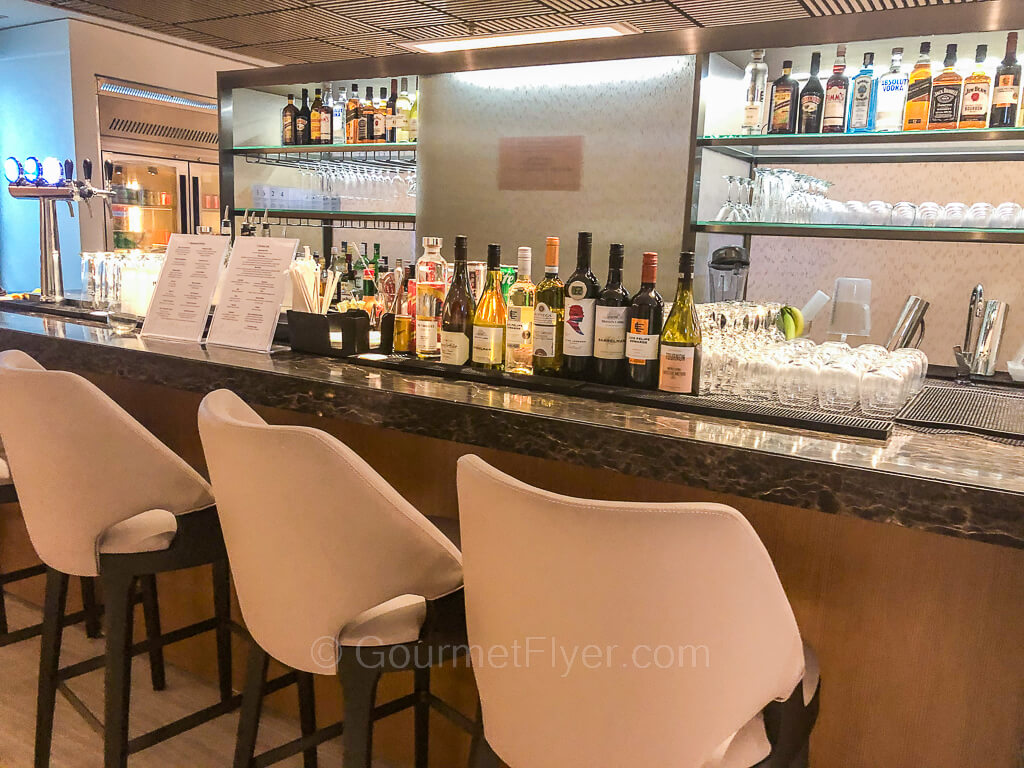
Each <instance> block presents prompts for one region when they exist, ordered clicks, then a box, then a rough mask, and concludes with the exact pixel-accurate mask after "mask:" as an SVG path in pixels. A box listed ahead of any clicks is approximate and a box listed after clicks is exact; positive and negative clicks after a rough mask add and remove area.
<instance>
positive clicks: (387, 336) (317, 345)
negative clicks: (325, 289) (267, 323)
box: [288, 309, 395, 357]
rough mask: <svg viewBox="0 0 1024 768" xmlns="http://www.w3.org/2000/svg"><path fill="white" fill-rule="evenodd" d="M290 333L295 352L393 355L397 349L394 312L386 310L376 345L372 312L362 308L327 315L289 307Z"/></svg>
mask: <svg viewBox="0 0 1024 768" xmlns="http://www.w3.org/2000/svg"><path fill="white" fill-rule="evenodd" d="M288 333H289V343H290V344H291V348H292V351H294V352H307V353H309V354H311V355H322V356H325V357H350V356H352V355H362V354H366V353H376V354H382V355H390V354H391V353H392V351H393V349H394V338H395V316H394V315H393V314H391V313H387V314H385V315H383V316H382V317H381V321H380V344H379V345H378V346H376V347H371V346H370V316H369V315H368V314H367V313H366V312H365V310H362V309H350V310H348V311H347V312H328V313H327V314H326V315H321V314H316V313H313V312H297V311H296V310H293V309H290V310H288Z"/></svg>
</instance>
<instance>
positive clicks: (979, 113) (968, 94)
mask: <svg viewBox="0 0 1024 768" xmlns="http://www.w3.org/2000/svg"><path fill="white" fill-rule="evenodd" d="M986 59H988V46H987V45H979V46H978V50H977V52H976V53H975V55H974V71H973V72H971V74H969V75H968V76H967V77H966V78H965V79H964V95H963V98H961V99H960V127H961V128H987V127H988V102H989V97H990V96H991V94H992V78H991V77H989V74H988V72H986V71H985V61H986Z"/></svg>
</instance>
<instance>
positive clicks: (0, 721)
mask: <svg viewBox="0 0 1024 768" xmlns="http://www.w3.org/2000/svg"><path fill="white" fill-rule="evenodd" d="M7 609H8V614H9V616H10V620H11V626H12V627H15V628H16V627H21V626H27V625H28V624H34V623H36V622H38V621H39V620H40V614H39V611H38V610H37V609H35V608H34V607H30V606H28V605H27V604H25V603H22V602H20V601H19V600H17V599H16V598H11V597H8V600H7ZM102 652H103V641H102V640H89V639H88V638H87V637H86V636H85V633H84V631H83V630H82V628H81V627H80V626H75V627H69V628H68V629H67V630H66V631H65V633H64V647H63V652H62V655H61V664H62V665H66V664H71V663H74V662H77V661H81V660H83V659H87V658H89V657H91V656H95V655H97V654H99V653H102ZM38 666H39V639H38V638H36V639H33V640H26V641H24V642H21V643H15V644H13V645H10V646H7V647H6V648H0V768H23V766H30V765H32V752H33V739H34V733H35V714H36V682H37V669H38ZM70 687H71V689H72V690H73V691H74V692H75V693H76V694H77V695H78V696H80V697H81V698H82V700H83V701H85V703H86V704H87V705H88V707H89V709H91V710H92V711H93V712H95V713H98V714H101V715H102V712H103V671H102V670H98V671H96V672H91V673H89V674H87V675H83V676H82V677H79V678H76V679H74V680H72V681H71V684H70ZM216 701H217V689H216V686H213V685H210V684H209V683H207V682H205V681H202V680H200V679H199V678H198V677H196V676H194V675H192V674H190V673H188V672H185V671H182V670H180V669H177V668H175V667H173V666H169V667H168V669H167V689H166V690H164V691H161V692H159V693H155V692H154V691H153V690H152V688H150V687H149V668H148V663H147V661H145V657H141V658H136V660H135V664H134V666H133V668H132V707H131V709H132V720H131V734H132V736H135V735H138V734H139V733H142V732H144V731H148V730H151V729H152V728H155V727H157V726H160V725H162V724H163V723H166V722H169V721H171V720H175V719H177V718H179V717H181V716H182V715H186V714H188V713H189V712H191V711H193V710H194V709H198V708H200V707H203V706H207V705H209V704H214V703H216ZM237 724H238V714H237V713H234V714H231V715H226V716H224V717H220V718H217V719H216V720H213V721H212V722H210V723H207V724H206V725H203V726H200V727H199V728H196V729H194V730H192V731H189V732H187V733H184V734H182V735H180V736H177V737H175V738H173V739H170V740H169V741H165V742H164V743H163V744H157V745H156V746H154V747H151V748H150V749H147V750H145V751H143V752H139V753H138V754H136V755H133V756H132V757H131V760H130V762H129V764H130V766H131V768H224V767H225V766H230V765H231V760H232V756H233V754H234V747H235V729H236V727H237ZM259 735H260V738H259V744H258V748H257V751H258V752H262V751H264V750H266V749H269V748H271V747H274V746H277V745H279V744H282V743H284V742H286V741H290V740H291V739H294V738H297V737H298V736H299V727H298V723H296V722H293V721H291V720H289V719H286V718H284V717H281V716H278V715H274V714H267V713H266V711H265V713H264V715H263V719H262V721H261V724H260V734H259ZM319 754H320V764H321V765H323V766H332V765H335V766H337V765H341V745H340V744H339V743H338V742H337V741H332V742H328V743H327V744H324V745H323V746H321V747H320V748H319ZM102 762H103V741H102V738H101V737H100V736H99V735H98V734H96V733H95V732H94V731H92V730H91V729H90V728H89V726H87V725H86V723H85V721H84V720H83V719H82V718H81V717H79V715H78V714H77V713H76V712H75V711H74V710H73V709H72V708H71V705H70V704H68V703H67V701H66V700H65V699H64V698H63V696H58V697H57V715H56V722H55V725H54V743H53V757H52V760H51V763H50V765H51V768H96V766H98V765H101V764H102ZM278 765H279V766H281V767H282V768H292V767H297V766H301V765H302V757H301V756H299V755H297V756H295V757H293V758H291V759H290V760H286V761H283V762H281V763H278ZM374 765H375V768H391V766H390V765H389V764H387V763H383V762H375V763H374Z"/></svg>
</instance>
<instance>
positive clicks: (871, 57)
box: [864, 52, 875, 67]
mask: <svg viewBox="0 0 1024 768" xmlns="http://www.w3.org/2000/svg"><path fill="white" fill-rule="evenodd" d="M874 63H875V54H873V53H870V52H868V53H865V54H864V66H865V67H870V66H871V65H872V64H874Z"/></svg>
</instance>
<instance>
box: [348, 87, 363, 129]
mask: <svg viewBox="0 0 1024 768" xmlns="http://www.w3.org/2000/svg"><path fill="white" fill-rule="evenodd" d="M361 110H362V102H361V101H360V100H359V84H358V83H352V92H351V94H350V95H349V97H348V103H347V104H345V142H346V143H347V144H358V143H359V116H360V114H361Z"/></svg>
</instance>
